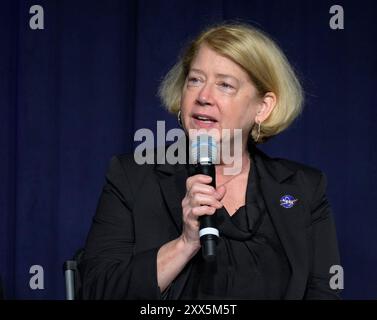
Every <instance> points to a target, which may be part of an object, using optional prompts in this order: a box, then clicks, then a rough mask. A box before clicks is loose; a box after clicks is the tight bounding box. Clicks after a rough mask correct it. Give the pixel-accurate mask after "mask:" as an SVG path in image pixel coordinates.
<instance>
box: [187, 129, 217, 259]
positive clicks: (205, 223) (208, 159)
mask: <svg viewBox="0 0 377 320" xmlns="http://www.w3.org/2000/svg"><path fill="white" fill-rule="evenodd" d="M191 156H192V160H193V162H194V164H195V174H205V175H207V176H210V177H211V178H212V180H211V183H210V185H211V186H212V187H214V188H216V170H215V165H214V163H216V159H217V144H216V141H215V139H214V138H213V137H212V136H210V135H207V134H201V135H198V136H196V138H195V139H194V140H193V141H192V142H191ZM199 222H200V229H199V237H200V243H201V245H202V254H203V258H204V259H205V260H206V261H213V260H214V259H215V258H216V245H217V240H218V238H219V230H218V229H217V226H216V218H215V216H214V215H203V216H201V217H200V218H199Z"/></svg>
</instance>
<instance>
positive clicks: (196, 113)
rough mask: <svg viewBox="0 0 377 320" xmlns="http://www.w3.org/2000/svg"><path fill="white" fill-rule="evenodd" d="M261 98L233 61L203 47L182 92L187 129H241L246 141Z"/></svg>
mask: <svg viewBox="0 0 377 320" xmlns="http://www.w3.org/2000/svg"><path fill="white" fill-rule="evenodd" d="M260 100H261V99H260V98H259V97H258V95H257V90H256V88H255V86H254V85H253V83H252V82H251V80H250V79H249V76H248V74H247V73H246V72H245V71H244V70H243V69H242V68H241V67H240V66H238V65H237V64H236V63H234V62H233V61H232V60H230V59H228V58H226V57H224V56H221V55H219V54H218V53H216V52H215V51H213V50H212V49H210V48H209V47H208V46H205V45H204V46H201V48H200V49H199V51H198V54H197V55H196V57H195V58H194V60H193V62H192V64H191V68H190V70H189V73H188V76H187V78H186V81H185V85H184V88H183V93H182V101H181V117H182V121H183V125H184V128H185V129H186V130H187V131H189V130H190V129H207V130H209V129H213V128H215V129H218V130H220V135H221V130H222V129H231V130H230V131H231V132H230V134H231V136H233V130H232V129H242V136H243V138H247V136H248V135H249V133H250V131H251V128H252V126H253V123H254V120H255V116H256V114H257V111H258V110H259V109H260Z"/></svg>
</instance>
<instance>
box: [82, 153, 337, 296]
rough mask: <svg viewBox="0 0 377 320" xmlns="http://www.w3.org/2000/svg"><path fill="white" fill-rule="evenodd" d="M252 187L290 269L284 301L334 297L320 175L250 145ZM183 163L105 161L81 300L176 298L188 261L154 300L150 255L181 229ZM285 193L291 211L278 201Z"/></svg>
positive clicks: (332, 240) (330, 228)
mask: <svg viewBox="0 0 377 320" xmlns="http://www.w3.org/2000/svg"><path fill="white" fill-rule="evenodd" d="M251 149H252V150H250V152H253V155H254V156H253V158H254V161H255V167H256V169H257V171H258V174H259V177H260V189H261V192H262V194H263V197H264V201H265V204H266V208H267V211H268V213H269V214H270V217H271V219H272V222H273V224H274V226H275V228H276V231H277V233H278V236H279V238H280V240H281V243H282V245H283V248H284V250H285V252H286V255H287V258H288V261H289V263H290V267H291V278H290V280H289V285H288V288H287V291H286V294H285V299H337V298H339V295H338V294H339V293H338V292H337V291H334V290H332V289H330V287H329V278H330V277H331V276H332V274H330V273H329V270H330V267H331V266H332V265H337V264H339V255H338V248H337V239H336V232H335V226H334V221H333V217H332V214H331V208H330V205H329V203H328V201H327V199H326V195H325V189H326V178H325V176H324V175H323V174H322V173H321V172H320V171H318V170H317V169H314V168H310V167H308V166H305V165H302V164H299V163H295V162H292V161H288V160H284V159H272V158H270V157H268V156H267V155H266V154H264V153H263V152H261V151H260V150H258V149H257V148H255V147H252V148H251ZM187 175H188V174H187V170H186V166H185V165H181V164H177V165H170V164H156V165H138V164H136V163H135V161H134V158H133V155H120V156H115V157H113V158H112V160H111V163H110V167H109V169H108V173H107V175H106V183H105V186H104V188H103V191H102V195H101V197H100V200H99V204H98V208H97V212H96V215H95V217H94V219H93V224H92V227H91V229H90V232H89V235H88V238H87V242H86V247H85V255H84V259H83V261H82V262H81V264H80V266H79V268H80V271H81V275H82V297H83V298H84V299H161V298H168V299H179V298H180V294H181V292H182V289H183V287H184V284H185V281H186V280H187V277H188V274H189V272H190V267H191V264H190V263H188V264H187V266H186V267H185V268H184V270H183V271H182V272H181V273H180V274H179V275H178V277H177V278H176V279H175V280H174V282H173V283H172V285H171V286H170V288H169V290H168V291H167V294H164V296H162V295H161V293H160V290H159V287H158V285H157V270H156V269H157V266H156V260H157V252H158V249H159V248H160V247H161V246H162V245H163V244H165V243H166V242H168V241H171V240H173V239H175V238H177V237H178V236H179V235H180V234H181V230H182V218H181V215H182V207H181V201H182V199H183V197H184V194H185V182H186V179H187ZM284 195H292V196H293V197H294V198H295V199H298V201H297V202H296V203H295V205H294V206H293V207H292V208H284V207H282V206H281V205H280V198H281V197H282V196H284Z"/></svg>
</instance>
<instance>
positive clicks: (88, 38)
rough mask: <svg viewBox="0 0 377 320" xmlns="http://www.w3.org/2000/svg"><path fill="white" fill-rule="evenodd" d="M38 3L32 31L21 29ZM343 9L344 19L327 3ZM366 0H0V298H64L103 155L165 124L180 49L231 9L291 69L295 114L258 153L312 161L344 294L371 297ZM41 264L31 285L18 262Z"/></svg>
mask: <svg viewBox="0 0 377 320" xmlns="http://www.w3.org/2000/svg"><path fill="white" fill-rule="evenodd" d="M34 4H39V5H42V6H43V8H44V14H45V29H44V30H31V29H30V28H29V19H30V17H31V14H29V8H30V7H31V6H32V5H34ZM334 4H340V5H343V8H344V11H345V29H344V30H331V29H330V27H329V20H330V17H331V14H330V13H329V9H330V7H331V6H332V5H334ZM376 15H377V2H375V1H372V0H370V1H340V2H336V3H334V2H333V1H314V0H311V1H299V0H291V1H279V0H270V1H262V0H245V1H241V0H222V1H220V0H206V1H203V0H202V1H198V0H192V1H173V0H171V1H168V0H155V1H152V0H140V1H125V0H106V1H105V0H103V1H99V0H96V1H95V0H79V1H78V0H77V1H74V0H64V1H57V0H40V1H28V0H2V1H1V9H0V39H1V50H0V57H1V58H0V112H1V114H0V147H1V149H0V150H1V151H0V274H1V277H2V279H3V282H4V285H5V294H6V296H7V297H8V298H16V299H64V281H63V273H62V263H63V261H64V260H66V259H68V258H70V257H71V256H72V254H73V253H74V252H75V250H76V249H77V248H79V247H81V246H82V245H83V244H84V241H85V237H86V235H87V232H88V230H89V226H90V223H91V218H92V216H93V214H94V212H95V208H96V205H97V200H98V197H99V195H100V192H101V189H102V185H103V182H104V174H105V172H106V168H107V166H108V163H109V160H110V158H111V156H112V155H114V154H117V153H123V152H131V151H132V150H133V147H134V142H133V134H134V132H135V130H137V129H138V128H142V127H146V128H151V129H152V130H155V129H156V120H166V121H167V129H170V128H173V127H176V126H177V123H176V119H175V118H174V117H173V116H171V115H169V114H167V113H166V112H165V111H164V109H163V108H162V107H161V104H160V101H159V100H158V98H157V97H156V92H157V87H158V84H159V81H160V79H161V77H162V76H163V75H164V74H165V73H166V72H167V71H168V69H169V68H170V67H171V66H172V65H173V63H174V62H175V60H176V57H177V54H178V53H179V51H180V49H181V47H182V45H184V44H185V43H186V42H187V40H189V39H191V38H192V37H194V36H195V35H196V34H197V32H199V31H200V30H201V29H202V28H203V27H205V26H207V25H208V24H212V23H215V22H220V21H222V20H224V19H227V20H229V19H231V20H234V19H238V20H241V21H244V22H248V23H251V24H254V25H255V26H257V27H260V28H262V29H263V30H265V31H267V32H268V33H270V34H271V35H272V37H273V38H274V39H275V40H276V41H277V42H278V43H279V44H280V45H281V47H282V48H283V49H284V52H285V53H286V55H287V56H288V58H289V60H290V61H291V63H292V64H293V65H294V67H295V68H296V69H297V71H298V74H299V76H300V78H301V80H302V82H303V86H304V88H305V94H306V104H305V112H304V114H303V115H302V116H301V117H300V118H299V119H298V121H296V122H295V124H294V125H293V126H292V127H291V128H290V129H289V130H287V131H286V132H284V133H283V134H281V135H280V136H278V137H276V138H275V139H273V140H271V142H269V143H268V144H266V145H265V146H264V147H263V149H264V150H265V151H267V152H268V153H269V154H270V155H271V156H276V157H284V158H288V159H291V160H296V161H300V162H304V163H306V164H309V165H312V166H315V167H318V168H320V169H322V170H323V171H324V172H325V173H326V175H327V177H328V181H329V184H328V196H329V198H330V201H331V204H332V207H333V211H334V216H335V219H336V223H337V231H338V238H339V245H340V250H341V257H342V265H343V267H344V271H345V283H344V285H345V290H344V294H343V297H344V298H346V299H350V298H352V299H362V298H364V299H372V298H377V272H376V265H377V236H376V233H377V210H376V204H375V200H376V199H377V187H376V185H377V183H376V181H377V167H376V165H377V139H376V133H375V131H376V129H375V123H376V121H377V105H376V98H375V94H376V80H377V52H376V39H377V27H376V23H375V18H376ZM35 264H37V265H42V266H43V268H44V276H45V281H44V282H45V289H44V290H31V289H30V287H29V279H30V277H31V275H30V274H29V268H30V266H32V265H35Z"/></svg>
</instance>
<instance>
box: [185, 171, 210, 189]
mask: <svg viewBox="0 0 377 320" xmlns="http://www.w3.org/2000/svg"><path fill="white" fill-rule="evenodd" d="M211 181H212V178H211V177H210V176H207V175H205V174H196V175H194V176H191V177H189V178H187V180H186V189H187V190H190V189H191V187H192V185H193V184H194V183H195V182H198V183H203V184H208V183H210V182H211Z"/></svg>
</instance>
